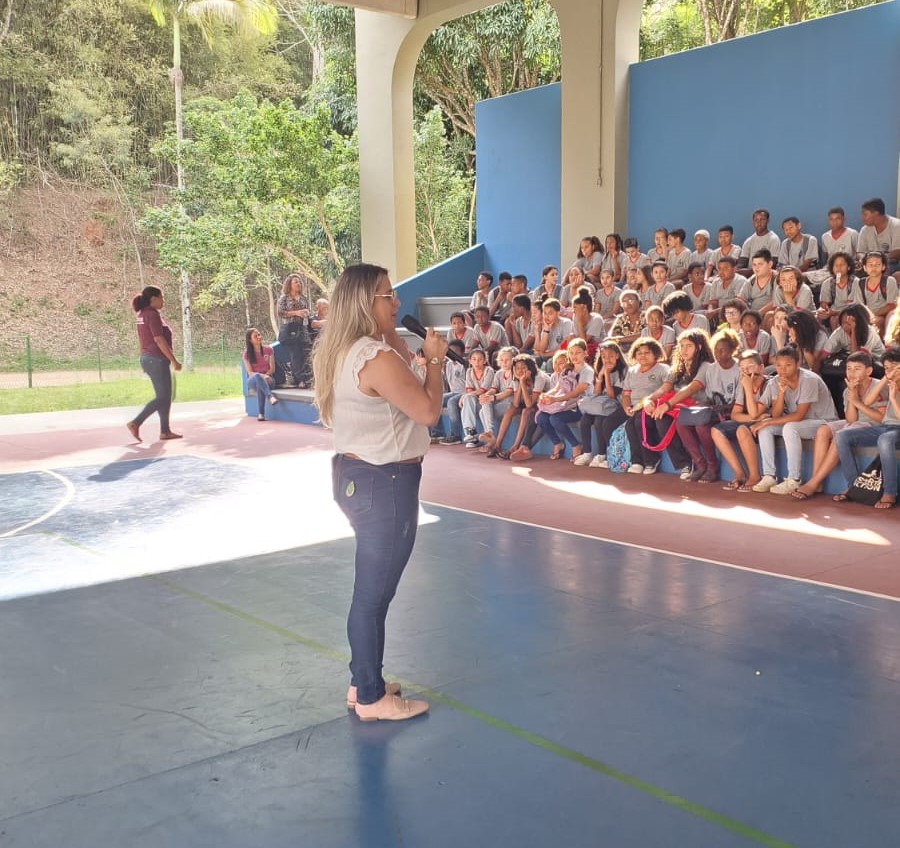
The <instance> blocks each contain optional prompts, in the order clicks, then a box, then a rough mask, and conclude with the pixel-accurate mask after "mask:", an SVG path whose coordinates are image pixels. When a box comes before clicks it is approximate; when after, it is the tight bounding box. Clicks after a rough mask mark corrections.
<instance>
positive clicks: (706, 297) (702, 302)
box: [682, 283, 713, 311]
mask: <svg viewBox="0 0 900 848" xmlns="http://www.w3.org/2000/svg"><path fill="white" fill-rule="evenodd" d="M682 291H683V292H684V293H685V294H686V295H687V296H688V297H689V298H690V299H691V303H692V304H693V306H694V311H697V310H698V309H706V307H707V306H708V305H709V302H710V301H711V300H712V299H713V286H712V284H711V283H704V284H703V288H702V289H700V294H697V293H696V292H695V291H694V286H693V284H692V283H688V284H687V285H686V286H685V287H684V288H683V289H682Z"/></svg>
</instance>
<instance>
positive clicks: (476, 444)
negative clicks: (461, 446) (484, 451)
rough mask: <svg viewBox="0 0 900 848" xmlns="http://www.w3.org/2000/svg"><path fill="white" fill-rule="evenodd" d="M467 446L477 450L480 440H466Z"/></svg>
mask: <svg viewBox="0 0 900 848" xmlns="http://www.w3.org/2000/svg"><path fill="white" fill-rule="evenodd" d="M466 447H467V448H470V449H471V450H477V448H478V442H477V441H471V442H466Z"/></svg>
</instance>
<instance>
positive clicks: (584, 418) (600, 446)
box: [581, 406, 628, 456]
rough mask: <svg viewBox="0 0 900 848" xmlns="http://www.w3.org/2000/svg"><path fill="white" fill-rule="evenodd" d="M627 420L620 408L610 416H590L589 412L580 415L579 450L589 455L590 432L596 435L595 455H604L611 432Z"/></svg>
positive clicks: (625, 414)
mask: <svg viewBox="0 0 900 848" xmlns="http://www.w3.org/2000/svg"><path fill="white" fill-rule="evenodd" d="M627 418H628V415H627V413H626V412H625V410H624V409H622V407H621V406H620V407H619V408H618V409H617V410H616V411H615V412H613V413H611V414H610V415H591V413H590V412H582V413H581V449H582V450H583V451H584V452H585V453H591V430H593V431H594V432H595V433H596V434H597V453H598V454H603V455H604V456H605V455H606V446H607V445H608V444H609V437H610V436H611V435H612V434H613V430H615V429H616V428H617V427H619V426H620V425H621V424H623V423H624V422H625V420H626V419H627Z"/></svg>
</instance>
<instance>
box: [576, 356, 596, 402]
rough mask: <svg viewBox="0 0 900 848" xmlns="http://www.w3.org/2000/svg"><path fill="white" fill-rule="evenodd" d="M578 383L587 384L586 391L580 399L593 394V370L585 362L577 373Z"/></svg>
mask: <svg viewBox="0 0 900 848" xmlns="http://www.w3.org/2000/svg"><path fill="white" fill-rule="evenodd" d="M578 382H579V383H587V391H586V392H584V393H583V394H582V395H581V397H590V396H591V395H592V394H594V369H593V368H591V366H590V365H588V364H587V362H585V363H584V365H582V366H581V370H580V371H579V372H578Z"/></svg>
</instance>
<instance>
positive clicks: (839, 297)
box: [816, 251, 858, 330]
mask: <svg viewBox="0 0 900 848" xmlns="http://www.w3.org/2000/svg"><path fill="white" fill-rule="evenodd" d="M852 268H853V257H852V255H851V254H849V253H845V252H844V251H838V252H837V253H834V254H832V255H831V257H829V259H828V273H829V277H828V279H827V280H825V282H824V283H822V288H821V290H820V291H819V309H818V311H817V312H816V318H818V319H819V320H820V321H828V323H829V325H830V326H831V329H832V330H836V329H837V321H838V314H839V313H840V311H841V310H842V309H843V308H844V307H845V306H849V305H850V304H851V303H853V302H854V300H855V298H856V297H857V295H858V292H857V288H856V277H854V276H853V274H852V271H851V269H852Z"/></svg>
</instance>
